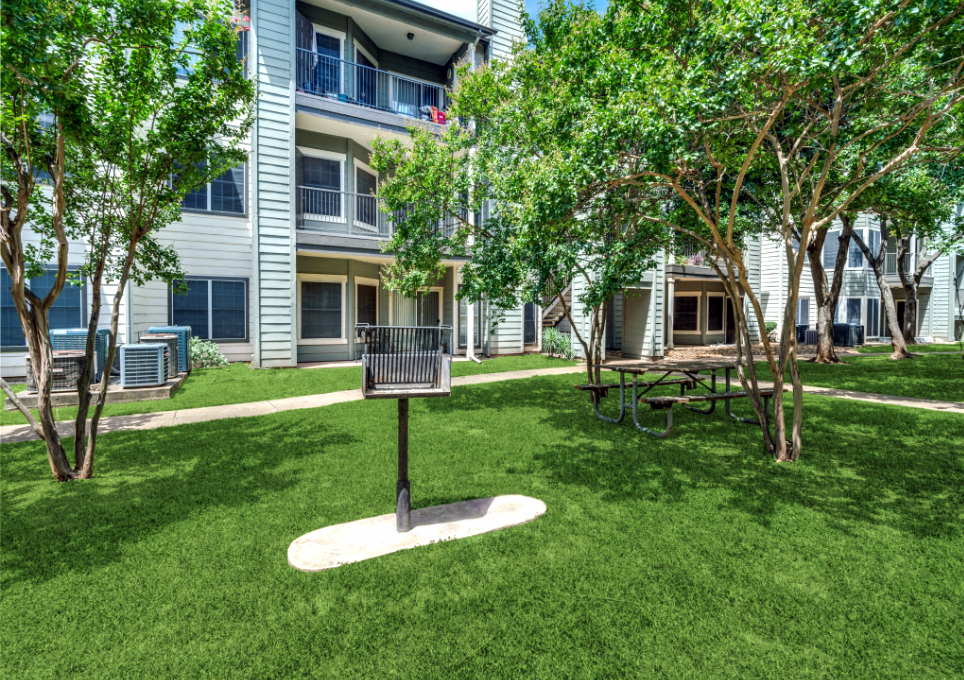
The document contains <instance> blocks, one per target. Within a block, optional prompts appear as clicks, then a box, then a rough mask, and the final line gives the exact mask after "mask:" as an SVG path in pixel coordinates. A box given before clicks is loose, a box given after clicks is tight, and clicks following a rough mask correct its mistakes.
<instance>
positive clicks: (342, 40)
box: [309, 22, 348, 97]
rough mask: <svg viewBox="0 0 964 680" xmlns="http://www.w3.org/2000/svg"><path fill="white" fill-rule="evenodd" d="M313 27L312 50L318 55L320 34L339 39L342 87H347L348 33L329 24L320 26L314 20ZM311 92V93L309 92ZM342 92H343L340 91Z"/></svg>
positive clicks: (318, 95)
mask: <svg viewBox="0 0 964 680" xmlns="http://www.w3.org/2000/svg"><path fill="white" fill-rule="evenodd" d="M311 27H312V28H313V29H314V30H313V32H312V34H311V47H312V50H311V51H312V52H313V53H314V54H315V55H316V56H317V55H318V34H319V33H321V34H322V35H326V36H328V37H329V38H334V39H335V40H337V41H338V59H339V63H340V64H341V73H340V78H341V82H340V83H339V84H340V87H341V89H345V45H347V44H348V34H347V33H345V32H343V31H338V30H335V29H334V28H328V27H327V26H320V25H318V24H316V23H314V22H312V24H311ZM309 94H311V93H309ZM339 94H341V93H339ZM315 96H317V97H323V96H324V95H320V94H316V95H315Z"/></svg>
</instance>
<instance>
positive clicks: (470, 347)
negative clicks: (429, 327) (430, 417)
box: [456, 30, 482, 364]
mask: <svg viewBox="0 0 964 680" xmlns="http://www.w3.org/2000/svg"><path fill="white" fill-rule="evenodd" d="M481 39H482V31H481V30H480V31H478V32H477V33H476V35H475V40H474V41H473V42H472V43H471V45H472V47H471V48H470V50H469V63H470V64H471V66H472V71H475V50H476V49H477V47H478V45H479V40H481ZM474 155H475V149H474V148H473V149H469V157H472V156H474ZM471 171H472V165H471V164H470V165H469V172H471ZM469 224H470V225H472V226H473V227H474V226H477V225H476V224H475V211H474V210H472V211H471V212H470V213H469ZM473 245H474V242H473ZM461 277H462V268H461V267H460V268H459V278H461ZM456 290H457V289H456ZM465 325H466V326H467V328H466V329H465V356H466V357H467V358H469V359H471V360H472V361H474V362H475V363H477V364H481V363H482V361H481V360H480V359H479V358H478V357H476V356H475V304H474V303H473V304H469V303H468V302H466V303H465Z"/></svg>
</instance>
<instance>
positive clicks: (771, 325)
mask: <svg viewBox="0 0 964 680" xmlns="http://www.w3.org/2000/svg"><path fill="white" fill-rule="evenodd" d="M766 328H767V337H768V338H770V340H775V339H776V336H775V334H776V330H777V322H776V321H767V322H766Z"/></svg>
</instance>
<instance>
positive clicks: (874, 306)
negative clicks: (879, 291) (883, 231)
mask: <svg viewBox="0 0 964 680" xmlns="http://www.w3.org/2000/svg"><path fill="white" fill-rule="evenodd" d="M871 233H874V232H871ZM879 335H880V300H878V299H876V298H868V299H867V326H866V327H865V328H864V338H876V337H878V336H879Z"/></svg>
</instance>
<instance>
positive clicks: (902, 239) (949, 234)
mask: <svg viewBox="0 0 964 680" xmlns="http://www.w3.org/2000/svg"><path fill="white" fill-rule="evenodd" d="M958 163H959V158H955V159H953V162H952V164H951V165H948V164H946V163H944V164H940V165H936V166H935V165H934V164H931V165H926V166H925V165H921V166H916V167H913V168H910V169H909V170H908V171H907V172H903V173H897V174H895V175H892V176H890V177H888V178H887V179H886V180H884V181H881V182H879V183H878V184H877V185H876V186H875V187H874V188H873V189H872V190H870V191H868V192H867V193H866V194H865V195H864V196H863V197H862V200H861V203H862V204H863V206H864V209H865V210H866V211H867V212H869V213H872V214H874V215H876V216H877V218H878V219H879V220H880V222H881V226H882V229H881V239H880V244H879V246H878V248H877V252H873V251H872V250H871V249H870V248H869V247H868V245H867V244H866V243H865V242H864V240H863V239H862V238H860V235H859V234H855V235H854V241H855V243H856V244H857V246H858V247H859V248H860V250H861V252H862V253H863V255H864V258H865V259H866V260H867V261H868V262H869V263H870V265H871V267H872V268H873V269H874V274H875V276H876V279H877V285H878V287H879V289H880V294H881V299H882V300H883V301H884V315H885V319H886V323H887V328H888V331H889V332H890V336H891V343H892V345H893V348H894V353H893V354H892V355H891V358H892V359H909V358H911V357H912V355H911V354H910V353H909V352H908V351H907V345H908V344H911V343H913V342H914V339H913V337H914V330H915V329H916V328H917V288H918V286H919V285H920V281H921V278H923V276H924V274H925V272H926V271H927V270H928V269H929V268H930V266H931V265H932V264H933V263H934V261H935V260H937V258H938V257H940V256H941V255H944V254H946V253H948V252H950V251H952V250H954V249H955V248H959V247H960V245H961V243H962V241H964V219H962V218H960V217H957V218H955V209H956V207H957V205H958V204H959V203H960V202H961V193H962V192H961V186H960V184H959V180H958V178H959V177H960V175H961V172H960V169H959V167H958ZM888 238H894V239H895V241H896V243H897V260H898V261H897V272H898V275H899V277H900V280H901V284H902V286H903V287H904V290H905V300H906V302H905V314H904V320H903V321H904V328H903V330H902V329H901V326H900V324H899V323H898V319H897V307H896V305H895V304H894V295H893V291H892V290H891V287H890V284H889V283H888V282H887V279H886V271H885V267H884V264H885V257H886V251H887V239H888ZM912 239H916V240H917V242H918V244H919V248H918V253H917V260H916V263H915V266H914V271H913V272H912V273H909V272H906V271H905V264H904V259H905V258H907V259H909V257H908V250H909V247H910V244H911V240H912ZM908 338H909V339H908Z"/></svg>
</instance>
